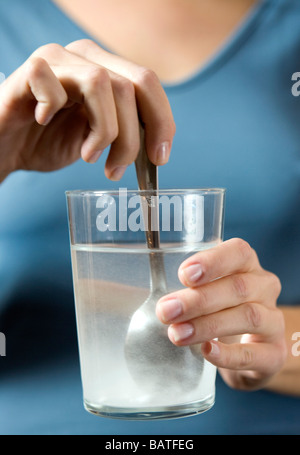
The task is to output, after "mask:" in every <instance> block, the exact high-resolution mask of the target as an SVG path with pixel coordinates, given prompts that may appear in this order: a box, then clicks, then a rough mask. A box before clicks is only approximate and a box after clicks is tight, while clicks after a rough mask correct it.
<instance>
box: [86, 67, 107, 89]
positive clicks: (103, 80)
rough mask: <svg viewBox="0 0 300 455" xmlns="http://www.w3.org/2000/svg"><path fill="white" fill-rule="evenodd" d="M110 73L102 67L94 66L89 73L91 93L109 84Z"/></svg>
mask: <svg viewBox="0 0 300 455" xmlns="http://www.w3.org/2000/svg"><path fill="white" fill-rule="evenodd" d="M109 80H110V78H109V74H108V71H107V70H106V69H105V68H103V67H102V66H98V65H92V67H91V68H90V69H89V71H88V87H89V90H90V91H95V90H96V91H97V90H98V89H99V88H100V87H103V86H105V85H106V84H107V83H108V82H109Z"/></svg>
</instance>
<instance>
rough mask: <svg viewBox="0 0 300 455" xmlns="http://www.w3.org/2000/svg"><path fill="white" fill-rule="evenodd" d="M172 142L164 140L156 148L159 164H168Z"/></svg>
mask: <svg viewBox="0 0 300 455" xmlns="http://www.w3.org/2000/svg"><path fill="white" fill-rule="evenodd" d="M169 151H170V144H169V142H162V143H161V144H159V146H158V147H157V149H156V163H157V164H158V165H162V164H166V163H167V162H168V159H169Z"/></svg>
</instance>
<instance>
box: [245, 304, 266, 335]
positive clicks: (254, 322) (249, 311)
mask: <svg viewBox="0 0 300 455" xmlns="http://www.w3.org/2000/svg"><path fill="white" fill-rule="evenodd" d="M244 305H245V306H244V311H245V318H246V322H247V326H248V327H249V329H250V330H253V329H257V328H259V327H260V326H261V323H262V315H261V311H260V308H261V305H259V304H257V303H252V302H251V303H246V304H244Z"/></svg>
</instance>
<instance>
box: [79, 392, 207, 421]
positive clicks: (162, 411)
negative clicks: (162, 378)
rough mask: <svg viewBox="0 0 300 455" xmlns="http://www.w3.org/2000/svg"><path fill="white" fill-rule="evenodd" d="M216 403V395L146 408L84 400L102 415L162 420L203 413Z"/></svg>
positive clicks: (115, 417) (88, 407)
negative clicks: (109, 404) (94, 402)
mask: <svg viewBox="0 0 300 455" xmlns="http://www.w3.org/2000/svg"><path fill="white" fill-rule="evenodd" d="M214 403H215V395H214V394H213V395H211V396H209V397H207V398H206V399H205V400H201V401H192V402H190V403H184V404H182V405H176V406H157V407H150V406H149V407H144V408H119V407H114V406H101V407H99V406H94V405H92V404H91V403H88V402H87V401H84V407H85V409H86V410H87V411H88V412H90V413H91V414H94V415H97V416H100V417H109V418H111V419H123V420H162V419H179V418H182V417H189V416H193V415H196V414H201V413H203V412H205V411H208V410H209V409H211V408H212V407H213V405H214Z"/></svg>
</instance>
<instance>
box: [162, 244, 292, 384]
mask: <svg viewBox="0 0 300 455" xmlns="http://www.w3.org/2000/svg"><path fill="white" fill-rule="evenodd" d="M179 278H180V280H181V282H182V284H183V285H185V286H186V287H187V288H186V289H182V290H180V291H177V292H173V293H172V294H169V295H167V296H164V297H163V298H162V299H160V300H159V302H158V304H157V309H156V313H157V316H158V318H159V319H160V320H161V321H162V322H163V323H165V324H168V325H169V332H168V333H169V338H170V340H171V341H172V342H173V343H174V344H175V345H177V346H187V345H194V344H197V343H202V354H203V356H204V357H205V358H206V359H207V360H208V361H209V362H211V363H212V364H214V365H216V366H217V367H218V368H219V369H220V373H221V375H222V376H223V379H224V380H225V382H226V383H227V384H228V385H229V386H230V387H233V388H237V389H244V390H253V389H258V388H261V387H263V386H264V385H265V384H266V382H267V380H268V379H269V378H270V377H272V376H273V375H274V374H275V373H277V372H278V371H279V370H280V369H281V367H282V366H283V364H284V361H285V358H286V355H287V348H286V341H285V326H284V318H283V314H282V312H281V311H280V310H279V309H278V308H277V307H276V301H277V298H278V296H279V294H280V292H281V284H280V281H279V279H278V277H277V276H276V275H274V274H273V273H270V272H268V271H266V270H264V269H263V268H262V267H261V265H260V263H259V260H258V258H257V255H256V253H255V251H254V250H253V249H252V248H251V247H250V246H249V244H248V243H247V242H245V241H244V240H241V239H231V240H228V241H226V242H224V243H222V244H220V245H218V246H216V247H214V248H211V249H208V250H204V251H201V252H199V253H196V254H195V255H193V256H191V257H190V258H189V259H187V260H186V261H185V262H183V264H181V266H180V268H179ZM216 339H218V341H217V340H216Z"/></svg>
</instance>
